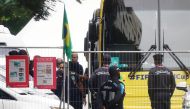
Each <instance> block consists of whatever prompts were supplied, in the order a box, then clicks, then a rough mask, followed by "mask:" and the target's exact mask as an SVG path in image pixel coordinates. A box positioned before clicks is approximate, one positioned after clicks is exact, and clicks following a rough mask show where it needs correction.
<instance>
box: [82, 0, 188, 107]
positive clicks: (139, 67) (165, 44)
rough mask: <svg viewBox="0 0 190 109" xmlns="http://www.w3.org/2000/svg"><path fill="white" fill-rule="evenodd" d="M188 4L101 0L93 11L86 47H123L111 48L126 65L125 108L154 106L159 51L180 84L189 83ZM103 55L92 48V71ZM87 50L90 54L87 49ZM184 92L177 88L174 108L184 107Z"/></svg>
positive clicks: (174, 0)
mask: <svg viewBox="0 0 190 109" xmlns="http://www.w3.org/2000/svg"><path fill="white" fill-rule="evenodd" d="M189 5H190V1H189V0H180V2H179V0H101V3H100V8H99V9H96V10H95V11H94V13H93V17H92V19H91V20H90V22H89V29H88V31H87V35H86V37H85V39H84V50H85V51H119V52H121V53H119V52H117V54H114V53H112V52H111V53H110V54H111V57H112V62H114V60H117V64H118V65H119V66H120V67H121V70H122V71H121V78H120V79H121V81H123V82H124V84H125V87H126V96H125V99H124V109H151V105H150V104H151V103H150V100H149V96H148V86H147V80H148V72H149V69H150V68H151V67H153V65H154V63H153V58H152V55H154V54H155V53H156V52H161V53H162V54H163V55H164V62H163V64H164V65H165V66H167V67H168V68H170V69H171V70H172V71H173V73H174V76H175V80H176V84H178V83H180V82H184V81H185V82H187V84H190V81H189V67H190V58H189V56H190V55H189V53H188V50H189V40H188V39H189V36H188V35H189V34H190V31H189V25H190V20H189V18H190V7H189ZM122 51H125V52H122ZM127 51H133V52H129V53H127ZM143 51H149V52H143ZM103 55H104V53H100V52H95V53H92V54H91V56H90V58H89V59H90V60H88V62H90V64H89V65H91V67H90V68H91V69H92V72H93V70H94V69H96V68H98V67H100V66H102V56H103ZM85 56H86V57H87V58H88V54H87V53H85ZM183 95H184V92H183V91H180V90H177V89H175V92H174V94H173V96H172V99H171V108H172V109H181V108H182V102H183V99H182V96H183Z"/></svg>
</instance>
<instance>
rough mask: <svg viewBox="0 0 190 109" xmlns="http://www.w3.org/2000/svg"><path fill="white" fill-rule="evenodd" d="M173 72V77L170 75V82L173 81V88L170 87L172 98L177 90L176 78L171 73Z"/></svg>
mask: <svg viewBox="0 0 190 109" xmlns="http://www.w3.org/2000/svg"><path fill="white" fill-rule="evenodd" d="M170 72H171V75H170V81H171V87H170V90H171V91H170V93H171V96H172V95H173V93H174V90H175V87H176V82H175V77H174V75H173V72H172V71H170Z"/></svg>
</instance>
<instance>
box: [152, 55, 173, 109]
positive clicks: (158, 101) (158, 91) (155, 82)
mask: <svg viewBox="0 0 190 109" xmlns="http://www.w3.org/2000/svg"><path fill="white" fill-rule="evenodd" d="M153 58H154V63H155V67H154V68H151V69H150V72H149V77H148V94H149V97H150V100H151V107H152V109H170V99H171V97H172V95H173V92H174V90H175V86H176V83H175V78H174V76H173V73H172V71H171V70H169V69H168V68H166V67H164V66H163V65H162V59H163V55H161V54H156V55H154V56H153Z"/></svg>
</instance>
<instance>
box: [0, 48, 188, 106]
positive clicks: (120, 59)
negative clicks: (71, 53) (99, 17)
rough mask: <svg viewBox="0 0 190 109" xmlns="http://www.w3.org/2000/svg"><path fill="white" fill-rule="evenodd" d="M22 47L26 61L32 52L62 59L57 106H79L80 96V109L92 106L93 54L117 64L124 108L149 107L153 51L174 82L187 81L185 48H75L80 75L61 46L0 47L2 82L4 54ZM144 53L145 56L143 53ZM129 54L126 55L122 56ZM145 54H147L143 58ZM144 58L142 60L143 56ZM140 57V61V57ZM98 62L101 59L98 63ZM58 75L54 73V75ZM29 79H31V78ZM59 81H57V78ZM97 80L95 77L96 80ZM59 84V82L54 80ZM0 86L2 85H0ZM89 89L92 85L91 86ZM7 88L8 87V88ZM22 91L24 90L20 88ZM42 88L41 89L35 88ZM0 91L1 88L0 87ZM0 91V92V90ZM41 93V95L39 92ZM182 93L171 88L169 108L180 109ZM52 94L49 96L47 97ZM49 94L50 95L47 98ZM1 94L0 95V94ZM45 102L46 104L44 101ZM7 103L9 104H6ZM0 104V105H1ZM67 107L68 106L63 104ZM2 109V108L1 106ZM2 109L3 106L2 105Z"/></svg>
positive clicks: (3, 80) (2, 80)
mask: <svg viewBox="0 0 190 109" xmlns="http://www.w3.org/2000/svg"><path fill="white" fill-rule="evenodd" d="M19 49H25V50H26V51H28V54H29V57H30V60H32V59H33V57H34V56H35V55H39V56H41V57H56V58H63V60H64V61H65V63H64V72H65V73H64V78H63V80H62V81H61V82H63V84H64V85H63V87H62V88H63V89H64V90H60V91H62V96H61V95H60V99H61V101H59V103H60V104H59V105H58V106H57V107H67V106H68V105H67V104H66V105H65V106H64V105H62V104H65V103H68V104H70V105H72V106H73V105H74V106H75V105H80V104H82V103H83V99H82V98H83V97H85V95H86V97H85V99H86V102H87V104H86V105H83V109H91V108H92V102H93V100H92V97H93V95H92V92H91V91H90V90H89V87H88V85H89V83H88V79H89V78H90V77H91V76H92V74H93V72H94V71H95V70H96V69H97V68H98V67H100V66H102V65H98V64H99V62H98V61H102V60H98V58H97V55H102V56H104V55H107V54H108V55H110V56H111V64H110V65H112V66H113V65H117V66H118V67H119V68H120V69H121V72H120V81H122V82H123V83H124V84H125V93H126V95H125V99H124V109H137V108H138V109H151V103H150V99H149V95H148V85H147V82H148V76H149V70H150V69H151V68H152V67H154V62H153V58H152V57H153V55H154V54H156V53H161V54H163V56H164V58H163V65H164V66H166V67H167V68H169V69H171V70H172V71H173V74H174V77H175V82H176V84H178V83H180V82H187V84H188V85H189V77H188V75H189V71H188V69H189V67H190V66H189V65H190V64H189V63H190V58H189V56H190V54H189V51H174V52H172V51H138V52H137V51H97V52H92V51H75V53H77V54H78V55H79V59H78V60H79V63H80V64H81V65H82V66H83V71H82V74H80V75H79V74H78V72H77V71H73V70H71V63H69V62H68V59H66V58H65V57H63V51H62V50H63V49H62V47H24V48H23V47H0V68H1V72H0V77H1V78H0V81H1V83H2V82H5V76H6V75H5V70H6V67H5V56H7V55H9V51H12V50H17V51H18V50H19ZM134 53H138V54H140V55H138V56H140V57H132V56H133V55H129V54H134ZM147 54H148V55H147ZM84 55H85V56H86V57H85V58H86V59H83V60H81V59H80V58H81V57H80V56H84ZM125 56H130V57H125ZM146 56H147V57H146ZM128 58H134V59H133V61H134V60H135V59H136V60H137V61H136V62H130V61H128V60H127V59H128ZM144 58H146V59H144ZM143 59H144V60H143ZM100 63H101V62H100ZM72 67H73V68H74V69H78V68H77V65H75V64H73V66H72ZM57 78H58V75H57ZM31 80H32V79H31ZM59 82H60V81H59ZM97 82H98V80H97ZM57 84H59V83H57ZM1 88H2V87H1ZM92 88H93V87H92ZM9 89H11V88H9ZM22 90H23V91H24V89H22ZM39 90H42V89H39ZM0 91H2V89H1V90H0ZM25 93H26V94H28V95H33V94H34V95H36V93H30V92H29V91H28V92H27V91H26V90H25ZM0 94H1V93H0ZM40 94H41V95H40ZM45 94H46V93H38V94H37V95H38V96H45ZM49 94H50V95H48V94H47V95H48V96H46V97H47V98H44V99H50V98H51V99H58V98H54V96H53V93H49ZM184 94H185V92H184V91H182V90H178V89H175V91H174V94H173V96H172V98H171V108H172V109H181V108H182V105H184V104H183V99H182V96H183V95H184ZM51 95H52V96H51ZM50 96H51V97H50ZM0 97H2V96H0ZM3 99H4V98H1V100H3ZM47 104H48V103H47ZM9 105H10V106H11V105H12V104H11V103H9ZM1 106H2V105H0V107H1ZM67 108H71V109H72V107H67ZM2 109H4V108H2ZM5 109H6V108H5Z"/></svg>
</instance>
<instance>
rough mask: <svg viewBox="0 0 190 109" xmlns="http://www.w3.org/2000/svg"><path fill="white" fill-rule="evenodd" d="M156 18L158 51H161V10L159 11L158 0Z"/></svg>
mask: <svg viewBox="0 0 190 109" xmlns="http://www.w3.org/2000/svg"><path fill="white" fill-rule="evenodd" d="M157 20H158V51H161V11H160V0H158V10H157Z"/></svg>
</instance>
